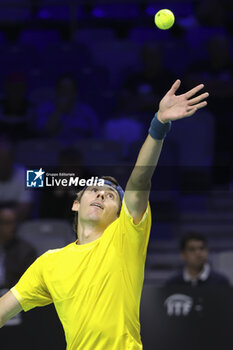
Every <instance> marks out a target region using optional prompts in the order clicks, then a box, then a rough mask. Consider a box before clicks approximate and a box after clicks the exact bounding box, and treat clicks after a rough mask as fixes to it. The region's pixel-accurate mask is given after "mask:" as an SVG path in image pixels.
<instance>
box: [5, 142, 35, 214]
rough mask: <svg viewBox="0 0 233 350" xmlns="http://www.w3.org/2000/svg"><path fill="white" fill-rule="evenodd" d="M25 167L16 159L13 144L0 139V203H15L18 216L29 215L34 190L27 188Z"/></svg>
mask: <svg viewBox="0 0 233 350" xmlns="http://www.w3.org/2000/svg"><path fill="white" fill-rule="evenodd" d="M25 181H26V176H25V169H24V167H22V166H21V165H19V164H16V163H15V161H14V149H13V144H12V143H11V142H10V141H9V140H8V139H6V138H1V139H0V205H9V204H11V205H15V208H16V213H17V218H18V219H19V220H24V219H26V218H28V217H29V215H30V210H31V208H32V201H33V198H32V192H31V191H29V190H26V189H25Z"/></svg>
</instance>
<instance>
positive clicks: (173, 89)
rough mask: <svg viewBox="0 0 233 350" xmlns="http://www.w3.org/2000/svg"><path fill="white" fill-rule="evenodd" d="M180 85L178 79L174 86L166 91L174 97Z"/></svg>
mask: <svg viewBox="0 0 233 350" xmlns="http://www.w3.org/2000/svg"><path fill="white" fill-rule="evenodd" d="M180 84H181V81H180V80H179V79H177V80H176V81H175V82H174V84H173V85H172V87H171V89H170V90H169V91H168V93H169V94H170V95H174V94H175V93H176V91H177V90H178V89H179V87H180Z"/></svg>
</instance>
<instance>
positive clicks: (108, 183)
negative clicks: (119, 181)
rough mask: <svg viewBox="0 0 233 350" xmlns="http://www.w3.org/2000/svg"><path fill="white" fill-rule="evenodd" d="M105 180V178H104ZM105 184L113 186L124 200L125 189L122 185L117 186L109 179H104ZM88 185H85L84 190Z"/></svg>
mask: <svg viewBox="0 0 233 350" xmlns="http://www.w3.org/2000/svg"><path fill="white" fill-rule="evenodd" d="M103 180H104V179H103ZM104 184H105V185H108V186H111V187H112V188H114V190H116V191H117V193H118V194H119V196H120V200H121V202H122V199H123V197H124V193H125V192H124V191H123V189H122V187H121V186H120V185H118V186H116V185H115V184H114V183H113V182H112V181H108V180H104ZM87 187H88V186H85V187H84V189H83V190H85V189H86V188H87Z"/></svg>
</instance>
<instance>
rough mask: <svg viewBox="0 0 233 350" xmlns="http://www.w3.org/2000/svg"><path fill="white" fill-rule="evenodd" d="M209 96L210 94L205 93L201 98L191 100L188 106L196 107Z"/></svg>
mask: <svg viewBox="0 0 233 350" xmlns="http://www.w3.org/2000/svg"><path fill="white" fill-rule="evenodd" d="M208 96H209V94H208V92H205V93H204V94H201V95H200V96H197V97H195V98H192V99H191V100H189V101H188V105H189V106H192V105H195V104H196V103H199V102H201V101H202V100H205V99H206V98H207V97H208Z"/></svg>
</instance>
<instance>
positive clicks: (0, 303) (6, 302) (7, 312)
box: [0, 291, 23, 328]
mask: <svg viewBox="0 0 233 350" xmlns="http://www.w3.org/2000/svg"><path fill="white" fill-rule="evenodd" d="M22 310H23V309H22V307H21V305H20V303H19V302H18V300H17V299H16V297H15V296H14V295H13V293H12V292H11V291H9V292H7V293H6V294H4V295H3V296H2V297H1V298H0V328H1V327H3V326H4V324H5V323H6V322H7V321H8V320H9V319H10V318H12V317H14V316H15V315H17V314H18V313H19V312H20V311H22Z"/></svg>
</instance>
